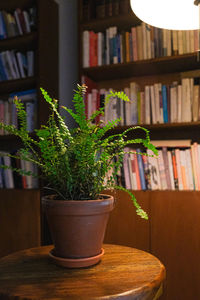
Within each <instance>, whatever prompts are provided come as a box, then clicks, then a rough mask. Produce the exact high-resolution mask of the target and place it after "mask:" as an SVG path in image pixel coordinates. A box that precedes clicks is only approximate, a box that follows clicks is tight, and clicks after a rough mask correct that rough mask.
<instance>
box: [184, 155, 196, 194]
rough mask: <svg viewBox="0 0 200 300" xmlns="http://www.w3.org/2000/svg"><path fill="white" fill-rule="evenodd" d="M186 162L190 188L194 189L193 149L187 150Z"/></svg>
mask: <svg viewBox="0 0 200 300" xmlns="http://www.w3.org/2000/svg"><path fill="white" fill-rule="evenodd" d="M185 156H186V164H187V176H188V188H189V190H194V178H193V174H192V158H191V149H186V150H185Z"/></svg>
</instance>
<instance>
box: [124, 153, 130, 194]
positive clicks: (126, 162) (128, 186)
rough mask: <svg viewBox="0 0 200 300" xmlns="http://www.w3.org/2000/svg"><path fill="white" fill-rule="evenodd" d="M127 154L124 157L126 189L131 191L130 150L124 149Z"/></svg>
mask: <svg viewBox="0 0 200 300" xmlns="http://www.w3.org/2000/svg"><path fill="white" fill-rule="evenodd" d="M124 151H125V152H127V153H125V154H124V157H123V169H124V179H125V187H126V189H131V182H130V171H129V163H128V159H129V154H128V152H129V148H128V147H126V148H125V149H124Z"/></svg>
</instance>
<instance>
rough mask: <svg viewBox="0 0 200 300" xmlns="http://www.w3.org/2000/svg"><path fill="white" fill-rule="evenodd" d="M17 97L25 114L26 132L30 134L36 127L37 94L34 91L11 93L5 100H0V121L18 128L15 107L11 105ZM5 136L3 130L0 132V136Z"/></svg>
mask: <svg viewBox="0 0 200 300" xmlns="http://www.w3.org/2000/svg"><path fill="white" fill-rule="evenodd" d="M15 96H17V97H18V98H19V99H21V100H22V102H23V103H24V106H25V110H26V113H27V118H26V122H27V130H28V131H29V132H32V131H33V130H34V129H35V128H36V126H37V113H36V112H37V94H36V90H35V89H32V90H25V91H21V92H16V93H12V94H10V95H9V97H8V99H7V100H5V99H4V100H0V121H1V122H3V123H5V124H7V125H11V124H12V125H14V126H15V127H16V128H19V120H18V118H17V110H16V106H15V104H14V103H13V99H14V97H15ZM4 134H7V132H5V131H4V130H3V129H1V130H0V135H4Z"/></svg>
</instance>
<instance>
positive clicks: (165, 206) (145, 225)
mask: <svg viewBox="0 0 200 300" xmlns="http://www.w3.org/2000/svg"><path fill="white" fill-rule="evenodd" d="M116 2H117V3H121V4H122V2H123V1H89V0H88V1H81V0H79V38H80V53H79V74H80V80H81V76H82V75H84V76H87V77H89V78H90V79H91V80H92V81H93V82H94V83H95V87H94V88H96V89H98V90H100V89H103V88H104V89H109V88H113V89H116V90H123V89H124V88H125V87H127V86H129V84H130V83H131V82H136V83H137V84H138V85H139V86H140V89H141V90H144V88H145V86H146V85H153V84H155V83H158V82H161V83H162V84H163V85H164V84H165V85H171V84H172V83H173V82H175V81H176V82H179V83H180V82H181V81H182V79H184V78H193V77H200V62H199V61H198V60H197V54H196V52H195V51H190V50H191V49H189V50H188V49H187V50H188V52H187V53H186V52H185V53H182V50H183V49H181V51H180V52H181V53H182V54H177V53H176V52H177V51H172V52H171V55H168V56H163V55H159V56H158V57H154V58H149V59H138V60H135V61H134V60H132V61H129V62H126V60H125V61H124V62H123V63H119V62H118V63H116V64H102V65H98V64H96V65H94V66H91V65H90V66H88V65H86V66H85V67H83V66H84V51H85V52H86V53H88V52H87V50H84V47H85V46H83V33H84V31H89V32H90V31H94V32H95V33H98V32H105V31H106V29H107V28H109V27H112V26H117V30H118V32H122V31H130V29H131V28H132V27H136V26H139V25H140V24H141V23H140V21H139V20H138V19H137V17H136V16H134V14H133V13H132V12H131V11H130V8H128V9H127V10H126V13H124V14H123V13H121V14H120V15H119V14H118V15H114V14H113V15H110V16H109V15H108V6H106V5H107V3H111V5H112V4H113V5H115V4H116ZM98 5H104V9H103V11H104V14H103V15H101V18H97V17H96V15H97V11H96V7H97V6H98ZM106 14H107V15H106ZM171 40H172V38H171ZM97 49H98V48H97ZM193 50H194V49H193ZM97 51H98V50H97ZM93 53H94V52H93ZM86 61H87V60H86ZM141 126H143V127H145V128H147V129H149V130H150V136H151V139H152V140H163V139H166V140H168V139H172V140H177V139H191V140H192V142H198V143H199V142H200V135H199V129H200V120H199V119H198V121H190V122H185V121H184V122H180V123H178V122H172V123H158V124H148V125H147V124H141ZM128 127H129V126H127V125H125V126H121V125H120V126H119V127H118V128H116V131H117V132H122V131H123V130H125V129H127V128H128ZM133 192H134V194H135V195H136V198H137V200H138V201H139V202H140V203H141V205H142V207H144V209H146V211H147V212H148V213H149V217H150V218H149V221H148V222H145V221H143V220H138V219H137V216H136V215H135V212H134V208H132V206H131V203H129V200H128V197H127V196H126V195H125V194H124V193H121V192H120V191H116V192H115V197H116V199H117V202H116V208H115V209H114V211H113V212H112V214H111V218H110V220H109V224H108V229H107V232H106V236H105V242H107V243H116V244H123V245H127V246H132V247H137V248H140V249H143V250H146V251H150V252H151V253H152V254H154V255H156V256H157V257H158V258H159V259H160V260H161V261H162V262H163V263H164V264H165V266H166V269H167V280H166V286H165V290H164V291H165V292H164V294H163V295H162V297H161V298H160V299H162V300H172V299H174V300H175V299H183V300H186V299H188V298H191V299H193V298H194V299H195V298H198V297H200V289H199V287H198V280H196V278H198V277H199V276H200V266H199V265H198V263H197V261H198V253H199V251H200V237H199V226H200V221H199V203H198V200H197V199H199V196H200V193H199V191H188V190H186V191H185V190H184V191H179V190H175V191H171V190H156V191H152V190H146V191H133ZM185 258H186V260H187V261H189V262H188V263H187V262H186V260H185ZM196 263H197V264H196ZM192 266H195V267H194V268H193V267H192ZM194 269H195V274H194V273H193V270H194ZM180 270H181V276H180ZM192 273H193V274H194V276H193V277H192V278H193V281H191V276H190V275H191V274H192Z"/></svg>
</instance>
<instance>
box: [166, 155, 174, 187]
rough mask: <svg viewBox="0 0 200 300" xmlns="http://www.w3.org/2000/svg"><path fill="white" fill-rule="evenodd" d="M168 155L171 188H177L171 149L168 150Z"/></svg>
mask: <svg viewBox="0 0 200 300" xmlns="http://www.w3.org/2000/svg"><path fill="white" fill-rule="evenodd" d="M167 157H168V162H169V175H170V183H171V189H172V190H175V185H174V173H173V164H172V153H171V151H169V150H168V151H167Z"/></svg>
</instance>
